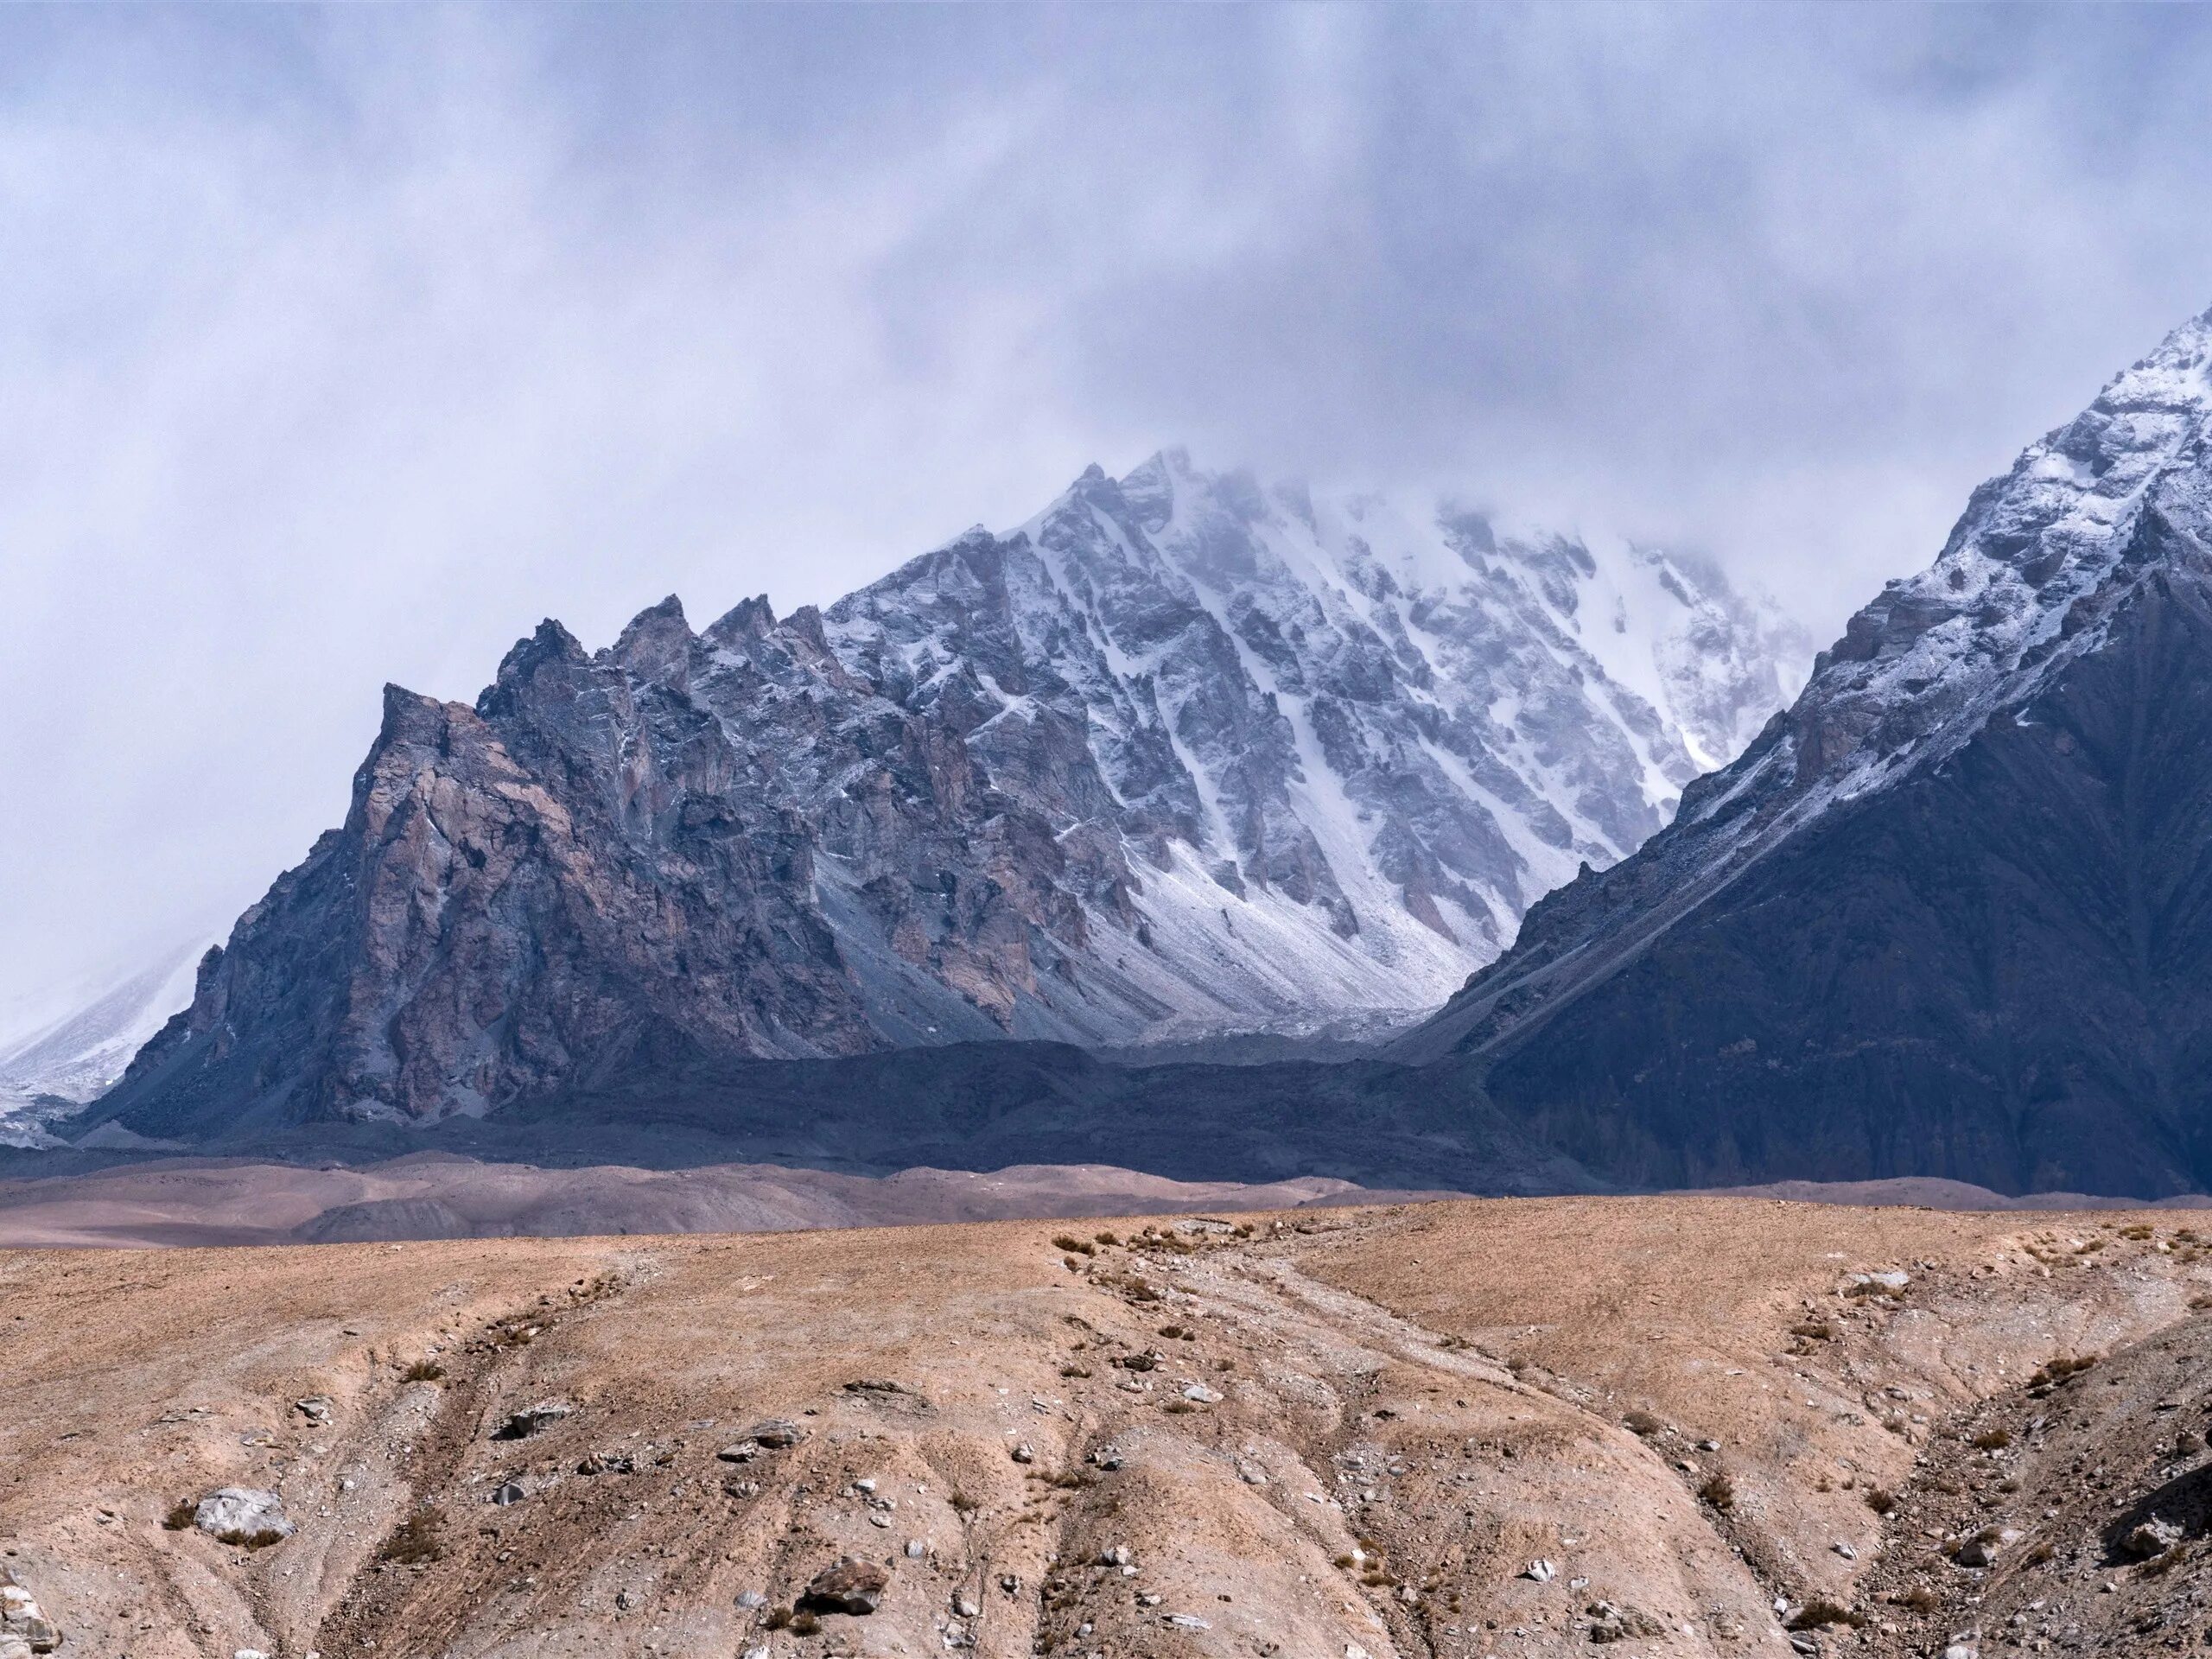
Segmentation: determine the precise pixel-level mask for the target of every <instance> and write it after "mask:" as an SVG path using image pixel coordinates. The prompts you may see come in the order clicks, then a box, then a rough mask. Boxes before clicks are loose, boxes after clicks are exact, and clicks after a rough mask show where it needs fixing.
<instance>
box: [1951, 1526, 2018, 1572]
mask: <svg viewBox="0 0 2212 1659" xmlns="http://www.w3.org/2000/svg"><path fill="white" fill-rule="evenodd" d="M2019 1541H2020V1535H2019V1533H2018V1531H2017V1530H2015V1529H2012V1528H2011V1527H1984V1528H1983V1529H1981V1530H1980V1532H1978V1533H1976V1534H1974V1536H1973V1537H1971V1538H1969V1539H1967V1541H1966V1542H1964V1543H1963V1544H1961V1545H1960V1546H1959V1548H1958V1553H1957V1554H1955V1555H1954V1556H1953V1557H1952V1558H1951V1559H1952V1560H1955V1561H1956V1562H1958V1564H1959V1565H1960V1566H1961V1567H1994V1566H1995V1565H1996V1564H1997V1558H1998V1557H1999V1555H2001V1554H2004V1553H2005V1551H2006V1550H2007V1549H2009V1548H2012V1546H2013V1545H2014V1544H2017V1543H2018V1542H2019Z"/></svg>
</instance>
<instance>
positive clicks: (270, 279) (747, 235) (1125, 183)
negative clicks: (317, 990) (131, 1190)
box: [0, 4, 2212, 1027]
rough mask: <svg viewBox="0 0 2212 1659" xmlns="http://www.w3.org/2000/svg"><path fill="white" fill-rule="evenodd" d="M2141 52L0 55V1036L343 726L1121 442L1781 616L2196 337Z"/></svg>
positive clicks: (290, 822)
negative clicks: (1418, 498)
mask: <svg viewBox="0 0 2212 1659" xmlns="http://www.w3.org/2000/svg"><path fill="white" fill-rule="evenodd" d="M2201 16H2202V14H2199V13H2197V12H2195V11H2193V10H2182V9H2169V8H2152V9H2145V10H2119V9H2110V8H2096V9H2081V10H2039V9H2034V10H2031V9H2024V8H2017V7H2011V6H2005V7H2001V8H1996V9H1993V10H1979V9H1974V8H1970V7H1954V6H1940V7H1930V8H1929V9H1926V10H1910V9H1906V8H1901V7H1885V8H1882V9H1880V10H1878V11H1877V10H1873V9H1866V8H1838V7H1826V6H1823V7H1816V8H1807V9H1795V8H1790V7H1763V8H1758V9H1751V8H1744V7H1728V8H1725V9H1716V10H1700V9H1697V8H1693V7H1683V6H1675V5H1669V6H1665V7H1655V8H1651V9H1639V8H1637V7H1634V6H1629V5H1612V4H1607V5H1602V6H1597V5H1593V6H1590V7H1587V8H1584V7H1578V6H1572V5H1568V6H1562V5H1559V4H1551V5H1547V6H1542V7H1530V8H1513V7H1489V6H1471V7H1454V8H1448V9H1437V10H1423V9H1418V8H1407V7H1394V8H1376V9H1358V8H1347V7H1326V8H1316V9H1304V8H1295V7H1285V8H1274V9H1257V10H1251V9H1244V8H1213V7H1201V8H1175V9H1149V8H1147V9H1137V8H1120V7H1110V8H1090V9H1074V8H1069V9H1039V10H998V9H982V8H969V7H957V8H937V7H918V8H905V9H893V10H874V9H865V10H864V9H858V8H763V9H760V10H732V9H694V8H636V9H622V10H600V9H575V10H567V9H562V10H552V11H544V12H522V11H506V12H496V11H495V12H462V11H454V12H447V11H439V10H421V9H405V10H381V9H380V10H367V11H359V10H329V11H307V10H283V11H261V10H249V11H221V12H204V11H186V10H175V11H166V12H146V11H143V10H130V11H108V10H80V9H52V10H36V11H31V10H18V11H10V12H4V13H0V201H4V202H5V204H6V212H5V213H0V270H4V272H5V274H6V277H7V282H8V288H9V294H10V300H9V304H8V306H7V308H6V312H5V315H4V318H3V319H0V376H4V381H0V384H4V385H6V387H7V388H8V394H7V396H6V397H5V398H4V399H0V696H4V697H5V698H6V702H7V707H8V708H9V709H10V719H9V720H7V721H4V722H0V871H4V872H5V873H6V875H5V881H4V891H5V893H6V900H5V903H4V904H0V1005H5V1004H6V1003H7V1002H8V1001H10V999H11V998H15V999H18V1000H19V1005H20V999H22V998H26V997H35V995H38V994H39V993H40V992H41V990H42V989H46V988H51V987H53V986H54V985H56V984H57V983H59V982H61V981H64V980H66V979H67V978H68V977H69V976H73V975H77V974H80V973H85V972H88V971H96V970H99V969H102V968H103V967H104V966H105V965H106V964H108V963H126V962H129V961H130V960H131V959H132V958H133V957H134V956H137V955H144V954H148V953H150V952H151V951H152V950H155V949H156V948H158V947H159V946H160V945H161V944H163V943H165V942H166V941H167V940H168V939H169V938H172V937H175V936H177V935H179V934H182V933H189V932H191V931H194V930H196V929H199V928H200V927H203V926H205V927H216V926H219V925H221V923H222V922H223V921H224V920H225V919H226V918H227V917H228V915H230V914H231V913H232V912H235V910H236V909H237V908H238V907H239V906H241V905H242V904H243V903H245V902H246V901H248V900H250V899H251V898H253V897H254V896H255V895H257V893H259V891H260V890H261V889H262V888H263V887H264V886H265V885H266V882H267V881H268V880H269V878H270V876H271V875H272V874H274V873H275V872H276V871H277V869H278V868H282V867H283V866H284V865H286V864H289V863H291V862H294V861H296V860H297V859H298V858H299V856H300V855H302V853H303V852H304V851H305V849H306V848H307V846H308V842H310V841H311V840H312V838H313V836H314V835H315V833H316V832H317V831H318V830H319V829H321V828H323V827H326V826H327V825H328V824H330V823H334V822H335V821H336V819H337V818H338V817H339V816H340V813H341V812H342V811H343V810H344V805H345V798H346V785H347V781H348V778H349V775H350V772H351V771H352V768H353V765H354V763H355V762H356V761H357V760H358V759H359V755H360V753H361V752H362V751H363V750H364V748H365V746H366V743H367V741H368V740H369V738H370V736H371V735H372V732H373V729H374V722H375V720H376V713H377V706H378V698H377V688H378V685H379V684H380V683H382V682H383V681H384V680H385V679H395V680H398V681H401V682H403V683H409V684H411V685H414V686H416V687H417V688H419V689H422V690H429V691H433V692H436V693H439V694H442V695H445V696H457V697H467V696H472V695H473V694H474V691H475V690H476V689H477V687H478V686H479V685H480V684H481V683H483V682H484V680H485V679H486V678H487V677H488V676H489V674H490V672H491V670H492V668H493V665H494V664H495V663H496V662H497V659H498V658H499V654H500V652H502V651H503V650H504V649H505V646H506V645H508V644H509V643H510V642H511V641H512V639H514V638H515V637H517V636H518V635H519V634H521V633H523V632H526V631H527V630H528V628H529V627H530V626H531V625H532V624H534V623H535V621H536V620H537V618H538V617H539V616H541V615H543V614H548V613H550V614H557V615H560V616H562V617H563V618H564V619H565V620H568V621H569V623H570V625H571V626H574V627H575V629H576V630H577V632H579V633H580V634H581V635H582V636H583V637H584V638H586V639H588V640H603V639H607V638H608V637H609V636H610V635H611V634H612V632H613V630H614V629H615V628H616V627H617V626H620V622H621V620H623V619H624V618H625V617H626V616H627V615H628V614H630V613H632V612H633V611H634V610H636V609H637V608H639V607H640V606H641V605H643V604H645V603H648V602H650V601H652V600H655V599H657V598H658V597H659V596H660V595H661V594H664V593H666V592H669V591H671V590H674V591H677V592H679V593H681V594H683V596H684V598H685V600H686V601H687V603H688V604H689V605H690V607H691V609H692V611H693V613H694V616H695V618H701V619H703V618H704V617H706V616H708V615H711V614H713V613H715V612H717V611H719V610H720V609H721V608H722V607H726V606H727V605H728V604H730V603H733V602H734V601H736V600H737V599H739V598H741V597H742V596H744V595H745V594H750V593H753V592H757V591H761V590H764V589H765V590H766V591H769V592H770V593H772V594H773V595H774V596H775V598H776V599H777V601H778V602H779V605H780V606H784V607H788V606H789V605H791V604H795V603H798V602H803V601H820V600H826V599H828V598H830V597H833V596H834V595H835V594H837V593H840V592H842V591H843V590H845V589H846V588H849V587H851V586H853V585H855V583H856V582H861V581H863V580H866V579H867V578H868V577H870V576H872V575H876V574H879V573H880V572H881V571H882V570H884V569H888V568H889V567H890V566H892V565H893V564H894V563H897V562H898V561H899V560H900V559H901V558H903V557H905V556H908V555H910V554H912V553H913V552H915V551H918V550H921V549H922V548H925V547H926V546H929V545H931V544H932V543H936V542H938V541H941V540H942V539H944V537H948V536H949V535H950V534H953V533H955V532H957V531H959V530H960V529H962V528H963V527H964V526H965V525H967V524H970V523H973V522H976V521H978V520H982V521H984V522H988V523H992V524H1007V523H1012V522H1014V521H1017V520H1019V519H1020V518H1024V517H1027V515H1028V514H1029V513H1030V512H1033V510H1035V509H1036V508H1037V507H1038V506H1039V505H1042V504H1043V502H1044V501H1045V500H1046V499H1049V498H1050V496H1051V495H1052V493H1054V492H1055V491H1056V490H1057V489H1058V487H1059V486H1061V485H1062V484H1064V483H1065V481H1066V480H1068V479H1069V478H1071V477H1072V476H1073V475H1074V474H1075V473H1077V471H1079V470H1080V469H1081V467H1083V466H1084V465H1085V464H1086V463H1088V462H1090V461H1093V460H1096V461H1102V462H1103V463H1104V464H1105V465H1107V466H1109V467H1126V466H1128V465H1130V464H1133V463H1134V462H1135V461H1138V460H1140V459H1141V457H1142V456H1143V455H1144V454H1146V453H1147V452H1148V451H1149V450H1151V449H1152V448H1155V447H1158V446H1159V445H1160V444H1162V443H1166V442H1188V443H1190V444H1191V445H1192V447H1193V448H1195V449H1196V450H1197V451H1198V454H1200V456H1201V458H1203V459H1207V460H1211V461H1224V462H1227V461H1246V462H1250V463H1252V464H1255V465H1257V466H1259V467H1262V468H1263V469H1266V470H1269V471H1276V472H1284V473H1298V474H1306V475H1308V476H1313V477H1316V478H1318V479H1320V480H1338V481H1344V482H1363V483H1378V484H1389V483H1404V484H1417V485H1431V486H1444V487H1449V488H1452V489H1455V490H1457V491H1459V493H1463V494H1465V495H1469V496H1473V497H1478V498H1479V499H1484V500H1485V501H1488V502H1491V503H1492V504H1495V505H1503V506H1507V507H1510V508H1516V509H1518V510H1520V511H1522V512H1528V513H1530V514H1533V515H1540V516H1543V517H1546V518H1551V519H1554V520H1555V521H1560V522H1567V523H1580V524H1585V525H1587V526H1589V527H1591V528H1592V529H1596V528H1610V529H1615V530H1619V531H1626V532H1629V533H1633V534H1638V535H1643V536H1646V537H1664V538H1667V539H1669V540H1673V541H1676V542H1680V543H1684V544H1688V545H1694V546H1695V547H1697V548H1700V549H1701V550H1706V551H1708V552H1710V553H1711V554H1713V556H1716V557H1718V558H1719V559H1721V560H1722V561H1723V562H1724V563H1726V564H1727V565H1728V566H1729V567H1730V568H1731V569H1732V570H1733V571H1735V572H1736V573H1737V574H1738V575H1739V576H1740V577H1743V578H1745V579H1746V580H1750V581H1754V582H1761V583H1763V584H1764V585H1765V586H1767V587H1768V588H1770V589H1772V590H1774V591H1776V592H1777V594H1780V595H1782V596H1783V598H1784V599H1785V600H1787V601H1789V602H1791V603H1792V604H1794V605H1795V606H1796V607H1797V608H1798V609H1799V611H1800V612H1801V613H1802V614H1803V615H1804V616H1805V617H1806V619H1807V620H1808V621H1809V622H1810V623H1812V624H1813V625H1814V626H1815V627H1816V628H1821V629H1827V628H1832V627H1833V626H1835V625H1836V624H1837V623H1838V622H1839V621H1840V618H1841V616H1842V615H1843V614H1844V613H1845V612H1846V611H1847V609H1848V608H1849V607H1851V605H1853V603H1855V602H1856V601H1857V600H1858V599H1859V597H1861V596H1862V595H1864V594H1866V593H1868V592H1870V591H1871V590H1872V588H1874V587H1875V586H1877V585H1878V583H1879V582H1880V581H1881V580H1883V579H1884V578H1885V577H1886V576H1889V575H1895V574H1898V573H1899V572H1902V571H1904V570H1907V569H1912V568H1914V567H1916V566H1917V565H1918V564H1920V563H1924V562H1925V561H1926V560H1927V559H1928V558H1929V556H1931V555H1932V553H1933V551H1934V550H1935V548H1936V545H1937V544H1938V543H1940V540H1941V538H1942V534H1943V532H1944V531H1945V530H1946V529H1947V528H1948V522H1949V519H1950V518H1951V517H1952V516H1953V515H1954V514H1955V512H1957V511H1958V509H1959V507H1960V506H1961V505H1962V503H1963V500H1964V498H1965V494H1966V492H1967V489H1968V488H1970V487H1971V486H1972V485H1973V484H1974V482H1975V481H1977V480H1979V478H1980V477H1981V476H1982V475H1984V474H1987V473H1989V472H1991V471H1993V470H1995V469H1997V468H1999V467H2002V466H2003V465H2005V463H2006V461H2008V460H2009V458H2010V456H2011V454H2012V453H2013V452H2014V451H2015V450H2017V449H2018V448H2019V447H2020V446H2021V445H2022V444H2023V443H2024V442H2026V441H2028V440H2029V439H2030V438H2031V437H2032V436H2034V435H2037V433H2038V432H2040V431H2041V430H2042V429H2044V428H2046V427H2048V426H2050V425H2051V424H2053V423H2056V422H2058V421H2061V420H2063V419H2064V418H2066V417H2067V416H2069V415H2070V414H2071V413H2072V412H2073V410H2075V409H2076V408H2077V407H2079V405H2080V404H2082V403H2083V402H2085V401H2086V400H2087V399H2088V397H2089V396H2090V395H2091V394H2092V393H2093V392H2094V390H2095V388H2096V386H2097V385H2098V384H2099V383H2100V382H2101V380H2102V379H2103V378H2105V377H2106V376H2107V374H2108V373H2110V372H2113V370H2115V369H2117V368H2119V367H2120V365H2122V364H2124V363H2125V362H2126V360H2128V359H2130V358H2132V357H2133V356H2134V355H2136V354H2138V353H2140V352H2141V351H2143V350H2145V349H2147V348H2148V347H2149V346H2151V345H2152V344H2153V343H2154V342H2155V340H2156V339H2157V338H2158V335H2159V334H2161V333H2162V332H2163V331H2164V329H2165V328H2166V327H2170V326H2171V324H2173V323H2174V322H2176V321H2179V320H2180V319H2181V318H2182V317H2183V315H2187V314H2189V313H2190V312H2192V311H2194V310H2196V309H2199V308H2202V307H2203V306H2204V305H2206V304H2207V303H2212V226H2208V224H2207V223H2206V219H2205V215H2204V214H2203V213H2202V211H2201V210H2199V209H2198V208H2197V206H2196V204H2197V202H2198V201H2199V200H2201V198H2202V188H2201V181H2199V179H2198V178H2197V177H2196V173H2197V171H2198V170H2199V167H2200V164H2201V158H2202V156H2204V155H2205V154H2207V153H2208V144H2207V139H2208V138H2212V133H2209V132H2208V131H2207V130H2205V129H2206V128H2207V126H2208V125H2212V108H2208V106H2207V105H2206V103H2205V100H2203V99H2202V98H2201V97H2199V96H2198V95H2197V94H2198V91H2199V89H2201V87H2202V86H2203V85H2204V84H2205V81H2206V79H2207V72H2208V69H2212V42H2208V41H2207V37H2206V33H2207V31H2206V24H2205V22H2202V21H2200V18H2201ZM6 1023H7V1021H6V1020H5V1019H4V1018H0V1027H4V1025H5V1024H6Z"/></svg>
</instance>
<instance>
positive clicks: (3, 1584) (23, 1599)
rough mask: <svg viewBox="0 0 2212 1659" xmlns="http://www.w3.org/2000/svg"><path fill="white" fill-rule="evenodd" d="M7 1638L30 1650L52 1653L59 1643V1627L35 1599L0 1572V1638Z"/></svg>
mask: <svg viewBox="0 0 2212 1659" xmlns="http://www.w3.org/2000/svg"><path fill="white" fill-rule="evenodd" d="M4 1637H14V1638H15V1639H16V1641H17V1642H18V1643H21V1644H22V1646H23V1648H24V1649H26V1650H28V1651H29V1652H31V1653H52V1652H53V1651H54V1649H56V1648H58V1647H60V1645H61V1630H60V1626H59V1625H57V1624H54V1621H53V1620H52V1619H50V1618H47V1616H46V1612H45V1610H44V1609H42V1608H41V1607H40V1605H38V1599H37V1598H36V1597H35V1596H34V1595H32V1594H31V1592H29V1591H28V1590H26V1589H24V1588H23V1586H22V1585H20V1584H17V1583H16V1580H14V1578H13V1577H11V1576H10V1574H8V1573H5V1572H0V1638H4Z"/></svg>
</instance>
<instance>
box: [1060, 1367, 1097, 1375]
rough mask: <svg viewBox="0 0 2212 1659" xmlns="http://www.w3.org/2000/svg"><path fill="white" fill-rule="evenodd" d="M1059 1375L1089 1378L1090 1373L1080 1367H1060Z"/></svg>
mask: <svg viewBox="0 0 2212 1659" xmlns="http://www.w3.org/2000/svg"><path fill="white" fill-rule="evenodd" d="M1060 1375H1061V1376H1090V1372H1089V1371H1087V1370H1084V1368H1083V1367H1082V1366H1080V1365H1063V1366H1061V1367H1060Z"/></svg>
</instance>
